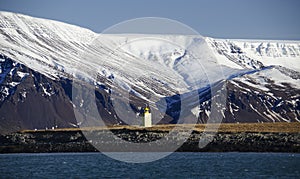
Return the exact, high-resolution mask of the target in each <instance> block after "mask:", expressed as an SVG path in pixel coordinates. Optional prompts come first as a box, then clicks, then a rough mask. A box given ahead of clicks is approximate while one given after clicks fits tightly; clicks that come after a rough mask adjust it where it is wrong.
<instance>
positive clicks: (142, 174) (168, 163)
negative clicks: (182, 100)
mask: <svg viewBox="0 0 300 179" xmlns="http://www.w3.org/2000/svg"><path fill="white" fill-rule="evenodd" d="M0 178H300V154H292V153H173V154H171V155H169V156H167V157H165V158H163V159H160V160H157V161H154V162H149V163H125V162H120V161H117V160H114V159H111V158H109V157H107V156H106V155H103V154H101V153H44V154H1V155H0Z"/></svg>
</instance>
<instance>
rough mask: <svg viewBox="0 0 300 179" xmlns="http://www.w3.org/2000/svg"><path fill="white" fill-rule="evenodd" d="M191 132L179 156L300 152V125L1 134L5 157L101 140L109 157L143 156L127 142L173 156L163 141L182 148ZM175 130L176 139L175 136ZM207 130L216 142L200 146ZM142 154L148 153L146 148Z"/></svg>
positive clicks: (84, 147) (84, 146) (89, 147)
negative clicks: (124, 153)
mask: <svg viewBox="0 0 300 179" xmlns="http://www.w3.org/2000/svg"><path fill="white" fill-rule="evenodd" d="M192 126H193V128H192ZM175 127H176V128H175ZM175 129H176V130H175ZM188 129H192V130H191V133H190V134H189V137H188V139H187V140H186V141H185V142H184V143H183V144H180V145H179V144H178V145H179V146H178V149H177V150H176V151H177V152H297V153H299V152H300V123H298V122H293V123H240V124H233V123H223V124H221V125H220V126H217V125H214V124H209V125H205V124H197V125H195V126H194V125H178V124H177V125H172V124H170V125H155V126H153V127H149V128H141V127H138V126H109V127H105V128H104V127H94V128H80V129H79V128H65V129H53V130H24V131H19V132H15V133H10V134H5V135H0V153H43V152H96V151H98V149H97V147H96V148H95V145H94V144H95V140H96V143H97V145H101V146H104V147H101V149H103V150H104V151H105V152H122V151H128V152H132V151H139V149H138V148H136V149H133V148H130V147H128V148H126V145H124V141H125V142H130V143H143V144H146V145H148V144H149V145H153V143H155V144H156V145H157V146H159V145H161V146H162V147H161V148H159V150H157V151H149V152H167V151H168V150H167V149H166V148H164V147H163V146H164V145H165V144H164V143H161V144H160V142H161V140H160V139H162V138H164V139H165V141H166V142H170V144H171V143H172V144H176V143H179V142H178V141H180V140H183V139H182V138H181V136H186V132H187V130H188ZM215 129H217V131H215ZM174 130H175V131H176V132H175V133H174ZM171 131H173V133H174V135H169V134H170V132H171ZM204 131H205V135H206V137H208V138H209V139H211V140H210V142H209V143H208V144H207V145H205V146H204V147H199V140H200V139H201V138H203V134H204ZM108 134H113V138H114V139H118V140H110V139H108V138H107V136H108ZM182 134H184V135H182ZM89 136H93V140H94V139H95V140H94V141H92V140H91V137H89ZM116 141H117V142H116ZM105 146H109V147H107V148H105ZM149 148H150V147H149ZM120 149H122V150H120ZM103 150H101V151H103ZM141 152H147V150H145V148H143V150H142V151H141Z"/></svg>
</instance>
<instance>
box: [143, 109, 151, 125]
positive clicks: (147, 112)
mask: <svg viewBox="0 0 300 179" xmlns="http://www.w3.org/2000/svg"><path fill="white" fill-rule="evenodd" d="M143 126H144V127H152V119H151V113H150V109H149V107H145V111H144V118H143Z"/></svg>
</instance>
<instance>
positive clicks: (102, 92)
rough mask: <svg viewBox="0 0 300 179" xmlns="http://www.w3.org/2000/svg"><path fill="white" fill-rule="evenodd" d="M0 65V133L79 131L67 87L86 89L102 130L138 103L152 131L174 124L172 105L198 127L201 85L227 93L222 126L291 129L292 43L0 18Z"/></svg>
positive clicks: (203, 100)
mask: <svg viewBox="0 0 300 179" xmlns="http://www.w3.org/2000/svg"><path fill="white" fill-rule="evenodd" d="M0 64H1V69H0V70H1V71H0V120H1V124H0V129H1V130H3V131H5V130H8V129H11V130H19V129H26V128H30V129H34V128H52V127H72V126H78V125H82V123H84V122H85V121H81V122H78V121H76V120H75V116H74V113H73V109H74V108H77V109H78V108H81V107H82V106H88V101H86V100H83V99H74V85H73V83H72V82H73V81H74V80H80V81H84V82H87V83H88V84H90V85H91V86H92V87H94V88H95V96H96V103H97V108H98V110H99V111H100V114H101V116H102V118H103V119H104V120H105V122H107V123H110V124H124V123H127V124H136V123H137V122H138V120H139V119H138V114H139V110H140V108H141V107H143V106H145V105H146V104H147V105H150V107H151V108H152V109H153V112H154V113H155V114H157V115H158V117H157V121H155V122H157V123H170V122H171V123H174V122H177V120H178V115H179V114H178V113H179V112H180V107H179V106H180V103H181V102H182V98H186V99H187V100H189V101H190V104H191V107H190V108H191V111H190V114H188V115H187V116H188V117H187V118H193V117H194V118H197V119H196V120H198V121H199V122H205V121H206V120H207V118H208V115H209V114H210V105H211V99H213V98H214V97H213V96H211V95H212V93H210V91H211V88H210V86H214V85H215V86H217V84H222V88H224V89H226V94H227V97H226V99H227V101H226V108H225V109H224V111H223V112H222V113H223V115H224V119H223V121H224V122H268V121H270V122H272V121H274V122H276V121H288V122H289V121H299V120H300V101H299V99H300V83H299V82H300V42H299V41H270V40H224V39H214V38H209V37H200V36H183V35H149V34H119V35H118V34H117V35H116V34H115V35H109V34H97V33H94V32H92V31H90V30H87V29H84V28H81V27H77V26H73V25H68V24H65V23H61V22H56V21H52V20H46V19H39V18H33V17H29V16H25V15H20V14H14V13H8V12H0ZM72 87H73V90H72ZM75 91H76V90H75ZM118 91H123V92H124V91H125V92H128V93H129V96H127V98H128V100H129V101H130V105H131V106H130V107H131V108H132V110H134V111H135V114H137V116H132V121H123V120H121V118H122V117H120V115H121V114H120V112H118V111H116V109H115V106H114V102H113V99H115V98H116V99H117V98H118V96H119V97H120V99H123V98H124V97H126V95H125V96H120V95H119V94H117V93H116V92H118ZM195 91H197V94H199V97H198V96H197V97H196V98H197V99H199V100H200V104H199V102H198V103H195V101H194V98H195V97H194V95H193V94H194V93H193V92H195ZM75 98H76V96H75ZM158 99H159V100H158ZM116 101H117V100H116ZM158 101H162V102H161V103H157V102H158ZM163 103H167V104H166V106H167V107H166V108H164V107H162V108H163V109H164V110H162V109H160V107H159V104H163ZM162 106H163V105H162ZM123 110H125V111H126V109H123ZM125 111H122V113H124V112H125ZM155 111H156V112H155ZM163 111H166V114H165V115H164V113H163ZM95 120H96V119H95Z"/></svg>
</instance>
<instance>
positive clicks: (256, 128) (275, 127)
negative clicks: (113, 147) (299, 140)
mask: <svg viewBox="0 0 300 179" xmlns="http://www.w3.org/2000/svg"><path fill="white" fill-rule="evenodd" d="M175 126H176V127H178V128H179V129H182V130H185V129H187V128H191V127H193V126H194V125H193V124H163V125H154V126H153V127H149V128H143V127H140V126H105V127H82V128H58V129H48V130H44V129H43V130H23V131H21V132H24V133H26V132H43V131H66V132H67V131H81V130H82V131H91V130H118V129H128V130H147V131H170V130H172V129H173V128H174V127H175ZM204 129H206V131H216V130H217V131H218V132H277V133H278V132H286V133H300V123H299V122H291V123H287V122H276V123H239V124H237V123H222V124H221V125H220V126H219V125H217V124H196V125H195V126H194V130H195V131H199V132H202V131H204Z"/></svg>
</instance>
